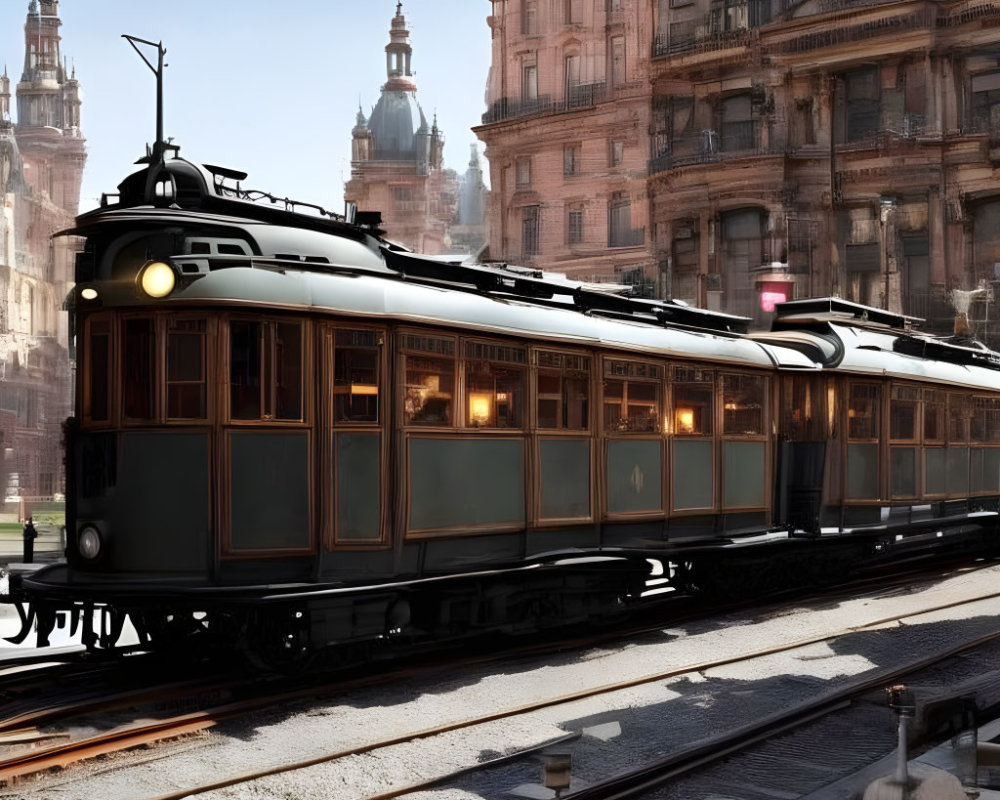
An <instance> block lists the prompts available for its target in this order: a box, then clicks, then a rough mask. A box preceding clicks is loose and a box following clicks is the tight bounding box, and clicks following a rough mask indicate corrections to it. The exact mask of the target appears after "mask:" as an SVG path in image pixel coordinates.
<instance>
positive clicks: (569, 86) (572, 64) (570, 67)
mask: <svg viewBox="0 0 1000 800" xmlns="http://www.w3.org/2000/svg"><path fill="white" fill-rule="evenodd" d="M565 75H566V86H565V87H564V90H565V96H566V101H567V103H568V104H569V105H571V106H572V105H575V101H576V100H577V97H576V95H577V94H578V93H579V88H580V56H579V55H578V54H577V53H572V54H570V55H568V56H566V71H565Z"/></svg>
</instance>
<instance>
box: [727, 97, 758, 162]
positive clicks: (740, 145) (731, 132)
mask: <svg viewBox="0 0 1000 800" xmlns="http://www.w3.org/2000/svg"><path fill="white" fill-rule="evenodd" d="M721 133H722V137H721V141H720V142H719V146H720V148H721V150H722V152H724V153H726V152H729V153H731V152H738V151H740V150H753V149H754V147H755V146H756V143H755V141H754V139H755V133H756V123H755V121H754V118H753V104H752V103H751V101H750V95H749V94H739V95H736V96H735V97H727V98H726V99H725V100H723V101H722V130H721Z"/></svg>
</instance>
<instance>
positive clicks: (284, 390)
mask: <svg viewBox="0 0 1000 800" xmlns="http://www.w3.org/2000/svg"><path fill="white" fill-rule="evenodd" d="M273 335H274V365H275V367H274V405H275V412H274V416H275V417H276V418H277V419H286V420H287V419H302V325H301V324H300V323H298V322H278V323H276V324H275V325H274V334H273Z"/></svg>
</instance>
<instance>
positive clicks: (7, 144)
mask: <svg viewBox="0 0 1000 800" xmlns="http://www.w3.org/2000/svg"><path fill="white" fill-rule="evenodd" d="M22 7H23V6H22ZM61 25H62V21H61V20H60V18H59V0H31V2H30V3H28V13H27V16H26V17H25V21H24V62H23V63H24V67H23V69H22V71H21V78H20V80H19V81H18V82H17V85H16V88H15V104H14V105H15V106H16V109H15V108H13V107H12V104H11V99H12V98H11V85H10V84H11V81H10V78H9V76H8V75H7V71H6V69H4V74H3V76H2V77H0V395H2V397H3V398H4V403H3V404H2V405H0V491H2V492H4V495H3V496H4V497H10V496H21V497H26V496H33V497H38V496H51V495H53V494H58V493H59V492H61V491H62V487H63V485H64V477H63V465H62V451H61V446H60V439H61V426H62V422H63V420H64V419H65V418H66V417H67V416H68V415H69V414H70V411H71V407H72V381H71V361H70V355H69V341H68V329H69V326H68V319H67V314H66V312H65V311H64V310H63V300H64V298H65V297H66V295H67V293H68V291H69V289H70V288H71V286H72V282H73V263H74V258H75V249H76V243H75V241H74V240H73V239H72V238H69V237H59V238H53V234H55V233H57V232H58V231H61V230H65V229H67V228H70V227H72V226H73V221H74V218H75V217H76V214H77V212H78V209H79V206H80V186H81V182H82V179H83V168H84V164H85V163H86V158H87V151H86V141H85V139H84V137H83V133H82V130H81V121H80V109H81V94H80V83H79V81H77V79H76V74H75V69H74V68H73V67H72V66H70V64H69V62H68V61H67V60H66V59H65V58H64V56H63V54H62V52H61V48H60V44H61V36H60V27H61ZM0 55H2V54H0ZM15 110H16V114H15V113H14V112H15ZM11 409H17V411H16V412H15V411H12V410H11Z"/></svg>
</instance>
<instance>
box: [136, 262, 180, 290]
mask: <svg viewBox="0 0 1000 800" xmlns="http://www.w3.org/2000/svg"><path fill="white" fill-rule="evenodd" d="M176 285H177V274H176V273H175V272H174V268H173V267H171V266H170V265H169V264H164V263H163V262H162V261H150V262H149V263H148V264H147V265H146V266H144V267H143V268H142V272H140V273H139V286H141V287H142V290H143V291H144V292H145V293H146V294H148V295H149V296H150V297H166V296H167V295H168V294H170V293H171V292H172V291H173V290H174V286H176Z"/></svg>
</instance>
